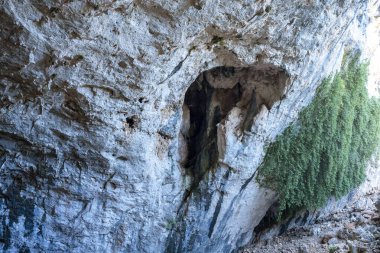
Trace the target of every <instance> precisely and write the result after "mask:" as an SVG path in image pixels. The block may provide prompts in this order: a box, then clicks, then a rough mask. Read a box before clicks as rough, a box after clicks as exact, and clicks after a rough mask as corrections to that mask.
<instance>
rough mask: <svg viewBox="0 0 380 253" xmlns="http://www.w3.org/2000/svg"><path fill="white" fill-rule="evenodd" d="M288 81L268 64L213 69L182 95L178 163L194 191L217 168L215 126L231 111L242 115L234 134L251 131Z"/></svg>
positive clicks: (281, 94) (200, 76)
mask: <svg viewBox="0 0 380 253" xmlns="http://www.w3.org/2000/svg"><path fill="white" fill-rule="evenodd" d="M288 80H289V77H288V75H287V73H286V71H285V70H283V69H281V68H278V67H276V66H273V65H269V64H262V65H256V66H253V67H246V68H237V67H224V66H223V67H216V68H213V69H210V70H207V71H205V72H203V73H201V74H200V75H199V76H198V77H197V79H196V80H195V81H194V82H193V83H192V84H191V85H190V87H189V88H188V90H187V91H186V93H185V99H184V104H183V119H182V126H181V131H180V157H181V160H180V163H181V166H182V168H183V169H184V172H185V174H187V175H189V176H191V177H192V179H193V182H192V188H195V187H197V185H198V184H199V182H200V181H201V180H202V178H203V177H204V175H205V174H206V172H208V171H210V170H213V169H215V168H216V166H217V163H218V160H219V158H220V154H219V151H218V150H220V147H218V145H222V144H221V143H218V141H217V140H218V138H217V137H218V126H219V125H220V124H224V121H225V120H226V118H227V116H228V114H229V113H230V111H231V110H232V109H233V108H234V107H238V108H239V109H240V110H241V112H242V116H243V117H242V119H239V120H240V122H239V126H240V127H239V128H240V129H237V130H236V131H237V132H240V133H244V132H246V131H250V129H251V128H252V125H253V124H254V117H255V116H256V115H257V114H258V113H259V111H260V110H261V109H262V108H263V107H266V108H267V109H268V110H270V109H271V108H272V106H273V104H274V103H275V102H276V101H278V100H280V99H281V98H282V96H283V95H284V90H285V87H286V85H287V82H288Z"/></svg>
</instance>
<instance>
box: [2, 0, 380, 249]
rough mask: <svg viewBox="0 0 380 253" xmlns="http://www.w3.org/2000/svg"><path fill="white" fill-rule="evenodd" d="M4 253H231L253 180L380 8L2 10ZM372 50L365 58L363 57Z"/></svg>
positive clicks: (258, 191)
mask: <svg viewBox="0 0 380 253" xmlns="http://www.w3.org/2000/svg"><path fill="white" fill-rule="evenodd" d="M0 4H1V9H0V23H1V27H0V30H1V32H0V45H1V47H0V52H1V54H0V66H1V67H0V94H1V95H0V177H1V181H0V224H1V225H0V249H2V250H3V251H5V252H14V251H18V250H20V251H23V252H28V251H30V252H39V251H42V252H164V251H166V252H231V251H234V250H236V249H238V248H239V247H241V246H244V245H246V244H247V243H248V242H249V241H250V239H251V238H252V235H253V229H254V228H255V226H257V224H259V222H260V220H261V219H262V218H263V217H264V215H265V213H266V211H267V209H268V208H269V207H270V206H271V205H272V204H273V203H274V202H275V201H276V194H275V193H274V192H272V191H270V190H268V189H264V188H262V187H260V186H259V185H258V184H257V183H256V181H255V171H256V169H257V167H258V165H259V164H260V163H261V161H262V159H263V156H264V148H265V146H266V145H267V144H268V143H270V142H272V141H273V140H274V139H275V137H276V136H277V135H278V134H280V133H281V132H282V131H283V130H284V128H285V127H286V126H287V125H288V124H289V123H290V122H292V121H293V120H295V119H296V118H297V114H298V112H299V111H300V110H301V109H302V108H303V107H304V106H305V105H307V104H308V103H309V102H310V100H311V99H312V97H313V94H314V91H315V89H316V87H317V86H318V84H319V83H320V82H321V80H322V79H323V78H325V77H327V76H328V75H329V74H330V73H332V72H334V71H335V70H336V69H339V67H340V63H341V60H342V56H343V53H344V51H345V49H354V50H356V49H363V47H364V45H365V44H364V41H365V40H366V35H365V32H366V28H367V25H368V24H369V23H370V19H369V16H368V8H369V7H370V6H372V5H373V4H375V5H376V4H377V5H378V3H377V1H370V2H368V1H358V0H353V1H332V0H331V1H330V0H320V1H306V0H305V1H303V0H302V1H301V0H297V1H293V2H292V3H287V2H284V1H279V0H272V1H270V0H263V1H251V0H247V1H246V0H241V1H224V2H223V1H222V2H221V1H198V0H189V1H179V2H177V1H165V0H159V1H144V0H133V1H130V0H125V1H120V0H116V1H79V0H73V1H66V0H65V1H59V2H54V3H53V2H52V1H36V0H25V1H16V0H2V1H0ZM364 52H365V50H364Z"/></svg>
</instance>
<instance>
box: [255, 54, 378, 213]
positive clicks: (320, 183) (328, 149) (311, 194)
mask: <svg viewBox="0 0 380 253" xmlns="http://www.w3.org/2000/svg"><path fill="white" fill-rule="evenodd" d="M344 65H345V66H344V67H343V68H342V70H341V72H340V73H338V74H336V75H335V76H334V77H333V78H329V79H326V80H324V81H323V82H322V84H321V85H320V87H319V88H318V90H317V93H316V96H315V98H314V100H313V101H312V103H311V104H310V105H309V106H307V107H306V108H305V109H304V110H303V111H302V112H301V113H300V115H299V119H298V121H297V122H295V123H293V124H291V125H290V126H289V127H288V128H287V129H286V130H285V131H284V133H283V134H282V135H281V136H279V137H278V138H277V139H276V141H275V142H274V143H272V144H271V145H269V147H268V149H267V153H266V156H265V158H264V161H263V163H262V164H261V166H260V167H259V169H258V173H259V174H258V175H259V176H258V179H259V182H260V183H261V184H262V185H263V186H265V187H269V188H271V189H273V190H275V191H276V192H277V193H278V194H279V204H280V207H279V216H281V215H282V214H283V213H284V212H285V213H288V212H293V211H297V210H300V209H304V208H317V207H320V206H322V205H323V204H324V203H325V202H326V201H327V199H328V198H329V197H330V196H336V197H341V196H343V195H344V194H346V193H348V192H349V191H350V190H351V189H352V188H354V187H355V186H357V185H359V184H360V183H361V182H362V181H363V179H364V176H365V167H366V164H367V161H368V160H369V158H370V156H371V154H372V153H373V151H374V150H375V148H376V147H377V146H378V144H379V136H380V134H379V133H380V102H379V100H378V99H375V98H369V97H368V93H367V89H366V86H365V85H366V81H367V80H366V79H367V65H366V64H358V56H355V57H353V58H352V59H351V60H346V63H345V64H344Z"/></svg>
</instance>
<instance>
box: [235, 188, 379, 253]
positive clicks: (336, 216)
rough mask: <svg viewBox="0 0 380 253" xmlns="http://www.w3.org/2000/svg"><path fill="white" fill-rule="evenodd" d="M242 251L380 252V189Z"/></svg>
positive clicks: (251, 252)
mask: <svg viewBox="0 0 380 253" xmlns="http://www.w3.org/2000/svg"><path fill="white" fill-rule="evenodd" d="M242 252H244V253H259V252H260V253H273V252H283V253H314V252H318V253H319V252H329V253H330V252H331V253H332V252H352V253H362V252H374V253H375V252H380V193H379V192H372V193H369V194H367V195H366V196H363V197H362V198H360V199H358V200H357V201H356V202H354V203H353V204H351V205H349V206H345V208H344V209H342V210H341V211H339V212H335V213H332V214H331V215H329V216H327V217H324V218H320V219H317V220H316V221H315V223H314V224H310V225H307V226H304V227H301V228H294V229H291V230H289V231H287V232H286V233H285V234H283V235H281V236H279V237H275V238H272V239H270V240H265V241H260V242H258V243H256V244H255V245H253V246H251V247H248V248H246V249H244V250H243V251H242Z"/></svg>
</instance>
